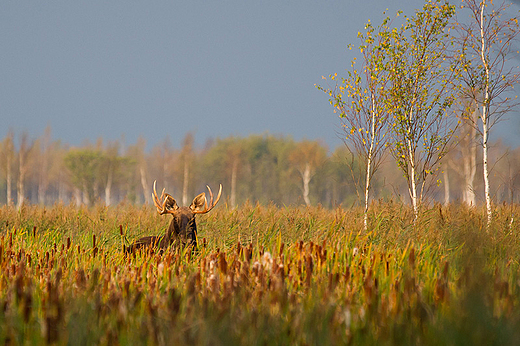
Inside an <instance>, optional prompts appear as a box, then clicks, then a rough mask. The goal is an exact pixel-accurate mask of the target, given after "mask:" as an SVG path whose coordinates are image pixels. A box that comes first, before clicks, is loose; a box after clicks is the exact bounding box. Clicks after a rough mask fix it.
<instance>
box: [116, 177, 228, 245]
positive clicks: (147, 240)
mask: <svg viewBox="0 0 520 346" xmlns="http://www.w3.org/2000/svg"><path fill="white" fill-rule="evenodd" d="M156 182H157V181H154V183H153V193H152V200H153V202H154V204H155V207H156V208H157V211H158V212H159V214H160V215H164V214H171V215H172V221H171V222H170V226H169V227H168V229H167V230H166V233H165V234H164V235H162V236H155V235H152V236H146V237H142V238H139V239H137V240H135V241H134V242H133V243H132V244H131V245H129V246H123V250H124V252H126V253H132V252H134V251H135V250H138V249H142V248H150V247H151V248H155V249H159V250H160V251H164V249H166V248H168V247H169V246H170V245H172V244H174V243H177V244H179V245H183V246H186V245H188V246H192V247H193V248H194V249H195V248H197V224H196V223H195V215H197V214H205V213H207V212H209V211H210V210H211V209H213V208H214V207H215V205H217V203H218V201H219V200H220V195H221V194H222V184H220V189H219V191H218V194H217V198H216V200H215V201H213V192H212V191H211V188H210V187H209V186H208V185H206V186H207V188H208V191H209V204H208V201H207V199H206V194H205V193H204V192H203V193H201V194H200V195H198V196H197V197H195V198H194V199H193V202H191V204H190V206H189V207H179V205H177V202H176V201H175V199H174V198H173V197H172V196H171V195H169V194H167V193H165V192H164V191H165V189H163V191H162V193H161V197H160V198H159V197H158V196H157V191H156V189H155V185H156Z"/></svg>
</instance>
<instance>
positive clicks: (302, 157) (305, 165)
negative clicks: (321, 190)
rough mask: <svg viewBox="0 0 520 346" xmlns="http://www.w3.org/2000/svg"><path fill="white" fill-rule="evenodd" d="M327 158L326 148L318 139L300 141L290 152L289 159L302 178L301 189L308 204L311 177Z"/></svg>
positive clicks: (308, 204)
mask: <svg viewBox="0 0 520 346" xmlns="http://www.w3.org/2000/svg"><path fill="white" fill-rule="evenodd" d="M325 158H326V154H325V149H324V148H323V146H321V145H320V144H319V143H318V142H316V141H302V142H299V143H297V144H296V147H295V148H294V149H293V150H292V152H291V153H290V154H289V161H290V162H291V164H292V165H293V167H294V168H295V169H296V171H297V172H298V173H299V175H300V177H301V179H302V187H301V189H302V193H303V201H304V202H305V205H306V206H310V205H311V200H310V198H309V194H310V182H311V179H312V177H313V176H314V174H315V173H316V168H317V167H318V166H319V165H321V164H323V162H324V161H325Z"/></svg>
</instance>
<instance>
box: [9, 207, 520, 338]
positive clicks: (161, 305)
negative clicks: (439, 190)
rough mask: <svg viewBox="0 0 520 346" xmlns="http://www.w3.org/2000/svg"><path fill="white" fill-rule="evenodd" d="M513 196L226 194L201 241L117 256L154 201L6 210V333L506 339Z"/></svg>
mask: <svg viewBox="0 0 520 346" xmlns="http://www.w3.org/2000/svg"><path fill="white" fill-rule="evenodd" d="M519 212H520V208H519V207H518V206H515V207H512V206H509V205H508V206H501V207H497V209H496V212H495V214H494V218H493V220H494V221H493V224H492V225H491V228H490V229H489V230H486V227H485V226H486V221H485V220H486V218H485V214H484V210H480V209H470V208H466V207H463V206H459V205H453V206H450V207H441V206H435V207H432V208H431V209H428V210H423V211H422V213H421V216H420V219H419V220H418V221H417V222H416V223H415V224H413V223H412V220H413V215H412V212H411V210H410V209H409V208H408V207H407V206H403V205H401V204H397V203H382V204H374V205H373V206H372V211H371V214H370V226H369V229H368V231H364V230H363V226H362V225H363V214H362V210H361V209H355V208H354V209H339V208H338V209H335V210H327V209H323V208H319V207H312V208H306V207H288V208H277V207H275V206H258V205H257V206H254V205H246V206H243V207H240V208H238V209H235V210H233V209H228V208H227V207H226V206H225V205H223V206H219V207H217V208H215V209H214V210H213V211H212V212H210V213H209V214H206V215H200V216H198V219H197V220H198V221H197V223H198V230H199V234H198V237H199V249H198V251H197V252H192V251H189V250H186V249H177V248H172V249H169V251H166V252H165V253H163V254H157V253H150V252H148V253H146V252H144V253H136V254H135V255H128V256H126V257H125V256H124V254H123V252H122V246H123V244H128V243H127V242H128V241H132V240H134V239H136V238H138V237H140V236H143V235H153V234H161V233H163V232H164V229H165V228H166V227H167V225H168V223H169V221H170V218H169V216H165V217H161V216H159V215H157V213H156V212H155V210H154V209H153V208H152V207H142V208H139V207H134V206H128V205H120V206H117V207H110V208H107V207H101V206H99V207H91V208H85V207H73V206H63V205H55V206H53V207H47V208H43V207H37V206H25V207H23V208H22V209H21V210H16V209H14V208H8V207H5V206H4V207H2V208H0V221H1V224H0V343H3V344H14V345H18V344H22V345H23V344H31V345H32V344H45V343H51V344H72V345H92V344H110V345H117V344H121V345H139V344H152V345H155V344H158V345H164V344H169V345H182V344H203V345H204V344H208V345H236V344H240V345H249V344H257V345H264V344H283V345H290V344H297V345H302V344H303V345H312V344H317V345H327V344H334V345H338V344H355V345H358V344H377V345H385V344H390V345H407V344H421V345H430V344H432V345H438V344H446V345H462V344H468V345H479V344H480V345H493V344H500V345H512V344H518V343H519V342H520V341H519V340H520V275H519V274H520V270H519V269H520V263H519V261H520V227H519V226H518V221H517V220H516V219H515V218H514V217H515V215H519Z"/></svg>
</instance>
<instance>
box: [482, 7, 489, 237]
mask: <svg viewBox="0 0 520 346" xmlns="http://www.w3.org/2000/svg"><path fill="white" fill-rule="evenodd" d="M485 6H486V1H485V0H483V1H482V2H481V3H480V44H481V45H480V58H481V60H482V64H483V66H484V71H485V73H486V79H485V82H484V100H483V102H482V112H481V114H480V117H481V120H482V160H483V170H484V194H485V198H486V212H487V228H488V229H489V226H490V224H491V194H490V191H489V190H490V189H489V168H488V150H487V147H488V135H489V133H488V131H489V129H488V120H489V119H488V118H489V83H490V76H489V64H488V61H487V59H486V56H485V51H486V42H485V39H484V8H485Z"/></svg>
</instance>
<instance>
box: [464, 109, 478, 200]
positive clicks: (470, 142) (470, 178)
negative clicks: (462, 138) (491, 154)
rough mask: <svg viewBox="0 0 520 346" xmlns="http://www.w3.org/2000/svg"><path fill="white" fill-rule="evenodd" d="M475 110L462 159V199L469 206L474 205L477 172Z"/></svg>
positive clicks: (476, 110)
mask: <svg viewBox="0 0 520 346" xmlns="http://www.w3.org/2000/svg"><path fill="white" fill-rule="evenodd" d="M477 112H478V107H477V109H475V111H474V112H473V114H472V118H473V124H472V126H469V129H470V130H469V134H468V135H467V148H466V150H463V155H462V160H463V166H464V183H465V184H464V193H463V200H464V202H465V203H466V204H468V205H469V206H475V204H476V201H475V187H474V182H475V174H476V173H477V146H476V145H475V138H476V136H477V129H476V124H477Z"/></svg>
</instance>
